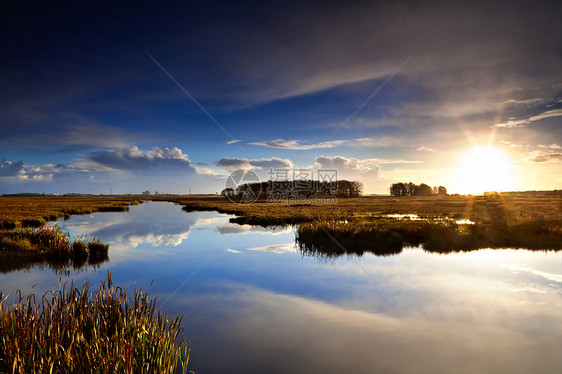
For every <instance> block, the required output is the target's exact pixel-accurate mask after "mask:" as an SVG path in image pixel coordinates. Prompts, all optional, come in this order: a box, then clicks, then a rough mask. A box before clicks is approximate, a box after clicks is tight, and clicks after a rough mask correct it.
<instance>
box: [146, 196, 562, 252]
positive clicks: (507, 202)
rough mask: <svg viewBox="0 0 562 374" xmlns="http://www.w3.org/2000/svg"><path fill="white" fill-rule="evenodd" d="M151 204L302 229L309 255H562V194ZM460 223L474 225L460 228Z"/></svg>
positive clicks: (301, 238) (197, 199)
mask: <svg viewBox="0 0 562 374" xmlns="http://www.w3.org/2000/svg"><path fill="white" fill-rule="evenodd" d="M153 200H166V201H172V202H174V203H177V204H180V205H182V206H183V209H184V210H186V211H204V210H213V211H218V212H221V213H228V214H235V215H237V217H235V218H232V219H231V222H233V223H245V224H253V225H261V226H264V227H267V226H279V225H281V226H282V225H293V224H299V228H298V232H297V242H298V244H299V245H300V247H301V250H303V252H305V253H306V254H314V253H316V254H324V255H327V256H336V255H339V254H342V253H343V252H345V253H356V254H362V253H363V252H365V251H369V252H374V253H377V254H392V253H396V252H397V251H398V252H399V251H400V250H401V249H402V247H403V246H404V245H423V247H424V248H425V249H426V250H428V251H434V252H441V253H446V252H450V251H459V250H473V249H478V248H487V247H490V248H500V247H502V248H505V247H515V248H528V249H547V250H549V249H553V250H559V249H562V191H547V192H526V193H525V192H522V193H501V194H494V195H489V196H428V197H390V196H372V197H359V198H338V200H337V203H336V204H302V203H301V204H283V203H275V204H271V203H268V202H267V201H263V200H258V201H256V202H254V203H251V204H236V203H233V202H231V201H229V200H228V199H226V198H223V197H175V198H160V199H158V198H157V199H153ZM389 214H415V215H418V216H419V217H420V220H419V221H408V220H397V219H390V218H389V217H388V215H389ZM460 219H466V220H470V221H471V222H473V223H474V224H473V225H459V224H456V223H455V221H456V220H460ZM332 239H336V241H337V242H339V244H340V245H338V244H336V243H335V242H334V240H332ZM342 247H343V248H342Z"/></svg>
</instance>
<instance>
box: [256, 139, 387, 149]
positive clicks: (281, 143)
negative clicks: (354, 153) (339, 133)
mask: <svg viewBox="0 0 562 374" xmlns="http://www.w3.org/2000/svg"><path fill="white" fill-rule="evenodd" d="M389 142H390V140H389V138H384V139H383V138H357V139H337V140H329V141H325V142H319V143H311V144H302V141H301V140H284V139H276V140H265V141H259V142H252V143H249V144H252V145H258V146H262V147H269V148H279V149H292V150H308V149H325V148H336V147H340V146H353V147H381V146H386V145H388V144H389Z"/></svg>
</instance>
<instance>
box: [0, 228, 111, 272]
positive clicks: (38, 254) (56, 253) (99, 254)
mask: <svg viewBox="0 0 562 374" xmlns="http://www.w3.org/2000/svg"><path fill="white" fill-rule="evenodd" d="M108 249H109V244H106V243H103V242H102V241H101V240H99V239H98V238H95V237H94V238H93V239H91V240H88V238H87V236H85V235H84V236H82V237H78V238H76V239H75V240H74V241H73V242H71V241H70V237H69V234H68V233H65V232H63V231H62V230H61V229H60V228H59V227H58V226H53V227H47V226H44V227H41V228H38V229H32V228H26V229H19V230H12V231H0V272H9V271H13V270H18V269H27V268H29V267H31V266H36V265H47V266H49V267H50V268H52V269H53V270H57V271H64V270H66V269H69V268H70V267H71V266H72V267H74V268H75V269H82V268H84V267H85V266H86V265H90V266H96V265H99V264H101V263H102V262H105V261H107V260H108V255H107V253H108Z"/></svg>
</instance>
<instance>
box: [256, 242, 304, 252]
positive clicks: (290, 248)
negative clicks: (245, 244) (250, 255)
mask: <svg viewBox="0 0 562 374" xmlns="http://www.w3.org/2000/svg"><path fill="white" fill-rule="evenodd" d="M248 250H249V251H260V252H271V253H277V254H283V253H292V252H296V251H297V249H296V246H295V243H286V244H273V245H266V246H264V247H252V248H248Z"/></svg>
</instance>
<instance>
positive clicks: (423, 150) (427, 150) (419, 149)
mask: <svg viewBox="0 0 562 374" xmlns="http://www.w3.org/2000/svg"><path fill="white" fill-rule="evenodd" d="M416 151H422V152H435V149H433V148H427V147H423V146H422V147H418V148H416Z"/></svg>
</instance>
